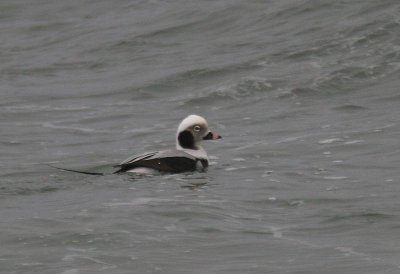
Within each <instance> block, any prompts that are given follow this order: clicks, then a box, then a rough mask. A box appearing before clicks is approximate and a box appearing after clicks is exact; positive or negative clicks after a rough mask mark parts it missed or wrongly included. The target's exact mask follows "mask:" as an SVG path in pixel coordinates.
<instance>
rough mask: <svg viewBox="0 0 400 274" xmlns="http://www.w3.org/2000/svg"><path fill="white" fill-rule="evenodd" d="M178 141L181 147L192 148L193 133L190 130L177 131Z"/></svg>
mask: <svg viewBox="0 0 400 274" xmlns="http://www.w3.org/2000/svg"><path fill="white" fill-rule="evenodd" d="M178 141H179V144H180V145H181V147H183V148H189V149H194V148H195V147H194V137H193V134H192V133H191V132H190V131H187V130H185V131H182V132H181V133H179V136H178Z"/></svg>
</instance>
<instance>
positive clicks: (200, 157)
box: [115, 115, 221, 174]
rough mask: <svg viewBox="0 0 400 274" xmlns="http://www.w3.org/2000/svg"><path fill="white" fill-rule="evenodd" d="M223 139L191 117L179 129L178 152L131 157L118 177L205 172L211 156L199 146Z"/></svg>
mask: <svg viewBox="0 0 400 274" xmlns="http://www.w3.org/2000/svg"><path fill="white" fill-rule="evenodd" d="M220 138H221V136H220V135H218V134H216V133H214V132H211V131H210V130H209V129H208V123H207V121H206V120H205V119H204V118H203V117H201V116H198V115H189V116H188V117H186V118H185V119H184V120H183V121H182V122H181V123H180V125H179V127H178V130H177V133H176V148H175V149H168V150H162V151H154V152H148V153H144V154H140V155H134V156H132V157H129V158H128V159H126V160H125V161H123V162H121V163H120V164H119V165H117V166H116V167H117V168H118V170H117V171H116V172H115V173H121V172H133V173H140V174H154V173H155V172H168V173H179V172H188V171H196V170H197V171H204V170H205V169H206V168H207V167H208V156H207V153H206V151H205V150H204V149H203V148H202V147H201V146H200V142H201V141H202V140H216V139H220Z"/></svg>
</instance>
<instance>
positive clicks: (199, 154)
mask: <svg viewBox="0 0 400 274" xmlns="http://www.w3.org/2000/svg"><path fill="white" fill-rule="evenodd" d="M176 149H177V150H180V151H183V152H186V153H187V154H190V155H192V156H193V157H196V158H198V159H204V160H208V156H207V152H206V151H205V150H204V148H203V147H201V146H199V145H198V146H197V149H190V148H183V147H181V146H180V145H179V142H176Z"/></svg>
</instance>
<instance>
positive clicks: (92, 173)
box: [46, 164, 104, 175]
mask: <svg viewBox="0 0 400 274" xmlns="http://www.w3.org/2000/svg"><path fill="white" fill-rule="evenodd" d="M46 165H48V166H49V167H52V168H55V169H59V170H64V171H69V172H75V173H81V174H86V175H104V173H101V172H90V171H82V170H75V169H68V168H62V167H57V166H53V165H50V164H46Z"/></svg>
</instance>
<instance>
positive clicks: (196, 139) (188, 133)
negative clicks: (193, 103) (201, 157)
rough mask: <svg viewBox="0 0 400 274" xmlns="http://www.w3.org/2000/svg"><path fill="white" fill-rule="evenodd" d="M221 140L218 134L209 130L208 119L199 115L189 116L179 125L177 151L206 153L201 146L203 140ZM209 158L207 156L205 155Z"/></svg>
mask: <svg viewBox="0 0 400 274" xmlns="http://www.w3.org/2000/svg"><path fill="white" fill-rule="evenodd" d="M216 139H221V136H220V135H218V134H217V133H214V132H211V131H210V130H209V129H208V123H207V121H206V119H204V118H203V117H201V116H198V115H194V114H192V115H189V116H188V117H186V118H185V119H183V121H182V122H181V123H180V124H179V127H178V131H177V132H176V149H178V150H185V151H187V152H188V153H190V151H192V153H191V154H193V153H194V151H197V150H199V151H203V152H204V154H205V151H204V150H203V148H202V147H201V146H200V142H201V141H202V140H216ZM205 156H206V157H207V154H205Z"/></svg>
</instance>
